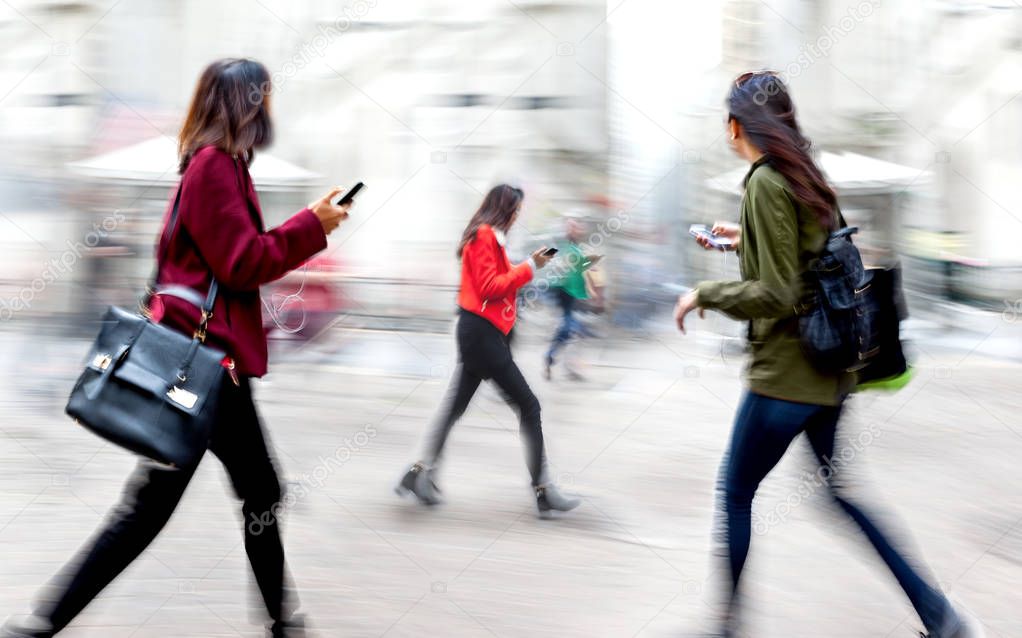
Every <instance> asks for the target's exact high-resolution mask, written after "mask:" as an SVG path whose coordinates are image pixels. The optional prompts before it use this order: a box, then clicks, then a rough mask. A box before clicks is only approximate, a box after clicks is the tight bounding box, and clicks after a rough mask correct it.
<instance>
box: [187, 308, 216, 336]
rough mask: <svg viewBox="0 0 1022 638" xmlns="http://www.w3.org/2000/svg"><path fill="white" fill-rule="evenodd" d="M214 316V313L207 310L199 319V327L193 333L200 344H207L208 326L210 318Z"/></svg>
mask: <svg viewBox="0 0 1022 638" xmlns="http://www.w3.org/2000/svg"><path fill="white" fill-rule="evenodd" d="M212 316H213V313H212V312H208V311H206V310H203V311H202V316H201V317H199V327H198V328H196V329H195V332H193V333H192V338H194V339H198V340H199V343H205V342H206V325H207V324H208V323H209V318H210V317H212Z"/></svg>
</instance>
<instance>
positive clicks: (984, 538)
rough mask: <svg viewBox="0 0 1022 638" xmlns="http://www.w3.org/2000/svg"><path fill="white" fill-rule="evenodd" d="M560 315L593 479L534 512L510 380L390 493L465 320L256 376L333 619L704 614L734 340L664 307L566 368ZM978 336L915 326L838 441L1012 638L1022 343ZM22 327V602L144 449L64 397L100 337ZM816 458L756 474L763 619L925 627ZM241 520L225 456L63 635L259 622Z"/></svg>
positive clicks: (1018, 541) (638, 622)
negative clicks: (910, 376) (414, 496)
mask: <svg viewBox="0 0 1022 638" xmlns="http://www.w3.org/2000/svg"><path fill="white" fill-rule="evenodd" d="M550 321H551V318H550V317H540V318H538V319H537V320H535V321H532V322H530V323H527V324H526V325H524V326H523V329H522V331H521V332H522V335H521V338H520V339H519V341H520V343H518V345H517V357H518V359H519V361H520V363H521V365H522V367H523V369H524V371H525V373H526V376H527V377H528V378H529V380H530V381H531V382H532V384H533V387H534V389H535V390H536V392H537V394H538V395H539V396H540V399H541V401H542V403H543V409H544V429H545V432H546V436H547V442H548V447H549V455H550V459H551V464H552V470H553V474H554V475H555V476H556V477H557V478H558V480H559V481H560V482H561V483H562V484H563V485H564V486H565V487H567V488H569V489H570V490H573V491H576V492H578V493H580V494H581V495H583V496H584V498H585V502H584V504H583V505H582V506H581V507H580V508H579V509H578V510H576V511H575V512H573V513H571V514H570V515H568V516H566V517H563V518H561V519H559V520H553V521H547V520H539V519H537V517H536V516H535V512H534V505H533V502H532V500H531V495H530V492H529V489H528V486H527V480H528V479H527V473H526V471H525V467H524V463H523V460H522V453H521V450H520V446H519V444H518V441H517V432H516V429H517V426H516V423H515V419H514V417H513V415H512V413H511V412H510V410H508V409H507V408H506V407H505V406H504V405H503V403H502V402H501V401H500V400H499V398H498V397H497V396H496V394H495V393H494V392H493V391H492V390H489V389H487V390H485V391H484V392H482V393H481V395H480V396H479V397H478V398H477V400H476V402H475V404H474V405H473V406H472V407H471V408H470V410H469V412H468V413H467V415H466V416H465V418H464V419H463V421H462V422H461V423H460V424H459V426H458V427H457V428H456V429H455V431H454V432H453V434H452V438H451V441H450V446H449V450H448V457H447V462H446V463H445V465H444V467H443V471H442V474H441V487H442V488H443V490H444V495H445V497H446V499H447V503H446V504H445V505H442V506H440V507H437V508H434V509H424V508H421V507H419V506H417V505H415V504H413V503H411V502H408V501H404V500H401V499H398V498H397V497H396V496H395V495H394V494H393V492H392V491H391V488H392V486H393V484H394V482H395V481H396V480H397V479H398V478H399V476H400V474H401V472H402V470H403V469H404V467H405V465H406V464H407V463H409V462H410V461H412V460H414V459H415V458H416V456H417V451H418V449H419V445H420V443H421V438H422V434H423V431H424V428H425V427H426V425H427V422H428V420H429V418H430V415H431V414H432V412H433V411H434V409H435V408H436V406H437V404H438V402H439V401H440V398H441V396H442V394H443V391H444V387H445V385H446V382H447V380H446V377H447V374H448V373H449V370H450V366H451V363H452V357H453V354H454V353H453V338H452V337H451V336H450V335H426V334H416V333H395V332H387V333H382V332H369V331H344V330H339V331H336V332H335V333H333V334H331V335H330V336H329V338H328V339H326V340H324V341H323V342H321V343H316V344H313V345H312V346H309V347H308V348H305V349H303V350H299V351H295V349H294V348H293V347H292V348H288V349H287V351H286V352H283V353H282V354H281V356H280V357H279V359H278V361H277V362H276V365H275V366H273V372H272V373H271V375H269V376H268V377H267V378H266V379H265V380H264V381H262V382H260V383H259V384H258V386H257V390H256V392H257V400H258V401H259V405H260V406H261V409H262V413H263V416H264V418H265V422H266V425H267V427H268V429H269V431H270V433H271V436H272V438H273V440H274V443H275V444H276V446H277V451H278V460H279V463H280V466H281V468H282V476H283V477H284V478H285V479H286V480H287V481H288V484H289V487H290V492H289V493H290V494H291V495H292V496H291V498H289V499H286V503H285V504H286V505H287V506H288V512H287V514H286V538H285V541H286V544H287V548H288V552H289V560H290V567H291V571H292V572H293V573H294V575H295V578H296V581H297V583H298V585H299V587H300V593H301V598H302V602H303V610H304V611H305V612H306V613H308V615H309V617H310V620H311V623H312V624H313V626H314V628H315V631H314V635H318V636H330V637H333V636H365V637H380V636H391V637H398V636H499V637H501V638H510V637H516V636H550V637H566V636H580V637H581V636H585V637H592V636H607V637H626V638H627V637H630V636H643V637H651V638H652V637H660V636H664V637H666V636H679V635H684V632H685V631H692V630H695V629H699V628H701V627H705V626H706V621H707V620H708V619H710V618H712V615H713V609H714V608H715V605H714V603H715V600H714V596H713V593H714V592H715V591H716V590H717V586H718V583H719V576H720V574H719V572H718V571H717V563H716V561H714V560H712V559H711V548H712V543H711V527H712V509H713V508H712V504H713V498H714V494H713V488H714V482H715V481H714V478H715V474H716V470H717V466H718V463H719V460H720V457H721V453H722V451H723V448H724V446H725V444H726V440H727V434H728V431H729V428H730V422H731V419H732V416H733V413H734V411H735V407H736V403H737V401H738V399H739V397H740V393H741V383H740V373H741V355H740V353H739V352H737V351H736V344H735V343H734V342H731V341H726V340H724V341H722V338H721V337H718V336H715V335H714V334H712V333H711V332H695V333H694V334H690V335H689V336H688V337H681V336H679V335H676V334H674V333H673V332H672V331H671V330H669V327H668V328H664V326H662V325H660V326H659V327H658V328H657V329H656V330H655V332H654V333H652V334H649V335H646V336H645V338H644V339H643V340H633V339H627V338H623V337H621V336H618V335H615V336H611V337H607V338H605V339H602V340H594V341H590V342H587V343H584V344H581V346H579V347H577V348H576V349H577V355H578V356H579V357H580V359H582V360H583V361H585V362H586V366H585V374H586V376H587V380H586V381H585V382H570V381H567V380H565V379H564V378H563V375H561V376H558V377H555V379H554V380H553V381H552V382H545V381H543V380H542V378H541V376H540V373H539V368H540V366H539V364H540V359H541V352H542V349H543V338H544V333H545V332H546V331H547V330H549V329H550V328H551V324H550ZM710 321H711V322H712V321H714V320H712V319H711V320H710ZM699 327H704V326H703V325H700V326H699ZM705 327H711V328H712V324H706V325H705ZM1001 337H1002V335H999V334H994V335H992V336H988V339H987V341H989V340H990V339H993V340H996V339H998V338H1001ZM983 338H984V337H983V335H982V334H976V335H973V336H972V337H962V336H961V335H959V336H958V337H956V340H955V341H954V342H953V343H951V342H945V341H941V339H939V338H934V339H931V340H927V341H925V342H920V343H917V347H916V349H917V352H918V359H917V363H918V376H917V378H916V379H915V380H914V381H913V383H912V384H910V385H909V386H908V387H907V388H906V389H904V390H903V391H901V392H900V393H897V394H893V395H872V396H863V397H857V398H855V399H853V400H852V402H851V404H850V407H849V410H848V414H847V416H846V417H845V421H844V427H843V430H844V436H845V442H844V443H843V448H842V450H843V451H844V452H847V453H848V455H849V457H850V458H854V461H855V464H854V465H855V466H856V467H857V475H860V476H861V478H862V480H863V483H864V488H867V489H864V491H868V492H869V493H871V494H875V495H876V496H878V497H881V502H882V503H883V504H884V509H885V511H888V512H890V514H889V516H885V517H884V519H883V520H885V521H888V520H890V519H891V518H893V516H895V513H896V516H897V519H898V520H900V521H902V522H904V523H905V524H907V525H908V527H909V528H910V529H911V540H910V539H909V538H907V537H906V538H905V542H907V543H910V544H911V545H912V546H914V547H917V548H918V549H919V550H920V551H921V554H922V555H924V556H925V557H926V560H927V562H928V564H929V565H930V567H931V568H932V570H933V572H934V573H935V574H936V575H937V577H938V578H939V579H940V581H941V583H942V584H943V586H944V587H945V588H946V589H947V590H948V591H950V592H951V594H952V596H954V597H955V598H957V599H960V600H962V601H964V602H966V603H967V604H968V605H969V606H970V608H971V609H972V610H973V611H974V612H975V613H977V614H978V615H979V616H980V617H981V618H982V619H983V621H984V623H985V625H986V628H987V632H988V634H989V635H990V636H991V637H992V638H997V637H1000V638H1018V637H1020V636H1022V614H1020V613H1019V609H1020V606H1022V598H1020V593H1019V592H1020V587H1019V584H1020V582H1022V564H1020V561H1022V558H1020V556H1022V499H1020V498H1019V495H1020V485H1022V481H1020V478H1022V466H1020V463H1019V458H1020V457H1022V419H1020V417H1019V414H1020V412H1022V393H1020V392H1019V387H1020V386H1019V374H1020V371H1022V363H1020V362H1019V361H1017V360H1013V359H1001V358H993V357H990V356H989V354H988V352H987V350H986V347H985V342H984V341H983ZM23 339H24V336H23V335H17V334H13V333H2V334H0V357H2V360H4V362H5V363H6V364H7V365H5V366H4V368H3V369H4V370H5V371H13V370H16V371H17V374H16V375H15V374H13V373H11V372H8V374H7V375H5V376H6V378H5V382H4V384H3V388H0V400H2V401H3V403H2V405H3V406H4V408H5V409H4V417H5V418H4V419H3V421H2V423H0V458H2V459H3V463H2V464H0V563H2V565H3V567H2V569H0V615H6V614H9V613H20V612H22V611H24V610H25V609H26V607H27V605H28V603H29V601H30V599H31V598H32V596H33V594H34V593H35V591H36V590H37V588H38V587H39V586H40V585H41V584H42V583H43V582H44V581H45V580H46V578H47V577H48V576H49V575H50V574H52V573H53V572H54V571H55V570H56V569H57V567H58V566H59V565H60V564H61V563H62V562H63V561H64V560H66V559H67V558H69V557H70V556H72V555H73V553H74V552H75V550H76V548H77V547H78V546H79V545H80V544H81V543H82V541H83V540H84V539H85V538H86V537H87V536H88V535H89V534H90V533H91V532H92V531H93V530H94V529H95V528H96V526H97V525H98V524H99V523H100V521H101V519H102V517H103V515H104V513H105V512H106V511H107V509H108V508H109V507H110V506H111V505H112V504H113V503H114V502H115V501H116V499H117V498H118V495H119V492H120V489H121V486H122V484H123V481H124V480H125V478H126V477H127V476H128V473H129V471H130V470H131V467H132V465H133V459H132V458H131V457H130V456H129V455H128V454H126V453H124V452H121V451H120V450H118V449H117V448H115V447H114V446H112V445H109V444H106V443H104V442H102V441H100V440H99V439H97V438H95V437H94V436H92V435H90V434H89V433H87V432H84V431H82V430H80V429H76V428H75V427H74V426H73V425H72V424H71V422H70V421H69V419H67V417H65V416H63V414H62V408H63V403H62V402H63V399H64V396H65V395H66V392H67V390H68V389H69V388H70V376H71V375H73V374H74V371H75V370H74V369H75V367H76V364H77V360H78V357H79V356H80V354H79V351H81V352H84V348H85V344H81V343H77V344H70V345H69V344H64V343H59V344H58V343H53V344H51V345H49V346H47V347H44V348H38V347H36V346H32V347H31V348H29V347H28V346H26V345H25V344H24V341H23ZM994 354H996V353H994ZM15 364H17V365H15ZM813 469H814V468H813V467H812V465H811V463H810V457H809V454H808V452H807V446H806V445H805V444H804V443H802V442H801V441H800V442H797V443H796V445H794V446H793V447H792V450H791V451H790V453H789V455H788V456H787V457H786V458H785V460H784V461H783V462H782V463H781V464H780V465H779V466H778V467H777V469H776V470H775V471H774V472H773V474H772V475H771V476H770V477H769V478H768V479H767V481H766V482H765V483H764V485H763V488H762V490H761V492H760V494H759V496H758V498H757V501H756V515H757V518H756V532H757V533H756V534H755V535H754V537H753V550H752V555H751V561H750V565H749V569H748V572H747V574H748V581H747V584H748V593H749V597H750V613H749V624H750V626H751V627H752V628H753V629H754V631H753V633H752V635H753V636H756V637H757V638H800V637H807V638H808V637H810V636H813V637H815V636H821V635H825V636H828V637H833V638H845V637H846V638H863V637H870V638H872V637H885V636H890V637H892V638H899V637H905V638H908V637H909V636H915V635H916V634H914V633H912V631H913V629H915V628H917V627H918V623H917V621H916V619H915V618H914V616H913V614H912V613H911V609H910V607H909V606H908V604H907V602H906V601H905V600H904V598H903V596H902V595H901V594H900V591H899V590H898V589H897V586H896V585H895V583H894V582H893V580H892V579H891V578H890V576H889V575H888V574H887V573H886V572H885V571H884V569H883V567H882V566H881V565H879V564H878V563H877V560H876V559H875V557H874V556H873V555H872V552H871V550H870V549H869V548H868V547H867V546H866V545H865V543H864V541H863V540H862V539H861V538H860V537H859V535H858V534H857V530H856V529H855V528H854V526H853V525H852V524H850V523H849V522H847V521H845V520H843V519H842V518H840V517H839V516H837V515H836V514H835V512H834V511H833V509H832V506H831V505H830V504H829V502H828V501H827V499H826V498H825V497H826V494H824V493H823V492H822V491H821V490H819V489H817V488H815V487H814V484H813V483H812V481H811V479H810V478H809V472H811V471H813ZM242 524H243V523H242V521H241V515H240V511H239V508H238V507H237V504H236V503H235V502H234V501H233V500H232V498H231V496H230V491H229V485H228V483H227V481H226V477H225V476H224V473H223V471H222V469H221V468H220V467H219V466H218V464H217V462H216V459H215V458H214V457H212V456H207V458H206V460H205V462H204V463H203V465H202V467H201V468H200V470H199V472H198V473H197V475H196V477H195V479H194V481H193V483H192V485H191V486H190V488H189V490H188V492H187V493H186V495H185V498H184V500H183V502H182V504H181V506H180V507H179V509H178V512H177V513H176V515H175V517H174V518H173V519H172V520H171V522H170V524H169V525H168V526H167V528H166V530H165V531H164V533H163V534H162V535H161V536H160V537H159V538H158V539H157V541H156V542H155V543H154V544H153V545H152V546H151V547H150V549H149V550H148V551H146V552H145V554H144V555H143V557H142V558H141V559H140V560H139V561H137V563H136V564H134V565H133V566H132V567H131V568H129V570H128V571H127V572H126V573H125V574H124V575H123V576H122V577H121V578H120V579H119V580H118V581H116V582H115V583H114V584H113V585H112V586H111V587H110V588H109V589H108V590H107V591H106V592H104V594H103V595H102V597H101V598H100V599H98V600H97V601H96V602H95V603H94V604H93V605H92V606H90V607H89V609H88V610H87V611H86V613H85V614H83V615H82V616H81V617H80V618H79V619H78V621H76V623H75V625H73V627H72V628H71V629H69V630H68V631H67V632H66V635H67V636H69V638H126V637H129V636H131V637H147V636H246V637H248V636H260V635H262V634H261V633H260V628H259V626H258V625H257V624H255V623H256V621H257V620H258V618H257V617H255V616H254V615H253V614H252V612H251V610H253V609H257V607H256V604H255V602H254V600H253V598H252V596H251V593H250V578H249V576H248V572H247V565H246V563H245V555H244V548H243V547H242V544H241V540H242V537H241V526H242ZM906 536H907V535H906Z"/></svg>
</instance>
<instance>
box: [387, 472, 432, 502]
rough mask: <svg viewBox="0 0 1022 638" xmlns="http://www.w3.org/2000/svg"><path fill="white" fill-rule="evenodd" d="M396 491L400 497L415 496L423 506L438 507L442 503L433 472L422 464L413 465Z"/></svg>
mask: <svg viewBox="0 0 1022 638" xmlns="http://www.w3.org/2000/svg"><path fill="white" fill-rule="evenodd" d="M394 491H395V492H397V493H398V495H400V496H404V495H406V494H414V495H415V497H416V498H417V499H419V502H420V503H422V504H423V505H436V504H437V503H439V502H440V489H439V488H438V487H437V486H436V482H435V481H434V480H433V470H431V469H428V468H427V467H426V466H425V465H424V464H423V463H421V462H419V463H416V464H414V465H412V467H411V468H409V469H408V471H407V472H405V475H404V477H402V478H401V482H400V483H398V484H397V486H396V487H395V488H394Z"/></svg>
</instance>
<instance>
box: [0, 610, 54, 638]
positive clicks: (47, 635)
mask: <svg viewBox="0 0 1022 638" xmlns="http://www.w3.org/2000/svg"><path fill="white" fill-rule="evenodd" d="M54 633H55V632H54V631H53V624H52V623H50V621H48V620H46V619H44V618H40V617H39V616H34V615H33V616H26V617H24V618H21V619H19V620H17V621H15V620H13V619H10V620H8V621H7V622H6V623H4V626H3V627H0V638H51V636H53V635H54Z"/></svg>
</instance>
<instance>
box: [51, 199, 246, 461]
mask: <svg viewBox="0 0 1022 638" xmlns="http://www.w3.org/2000/svg"><path fill="white" fill-rule="evenodd" d="M180 201H181V192H180V188H179V189H178V194H177V197H176V198H175V201H174V210H173V212H172V213H171V217H170V219H169V220H168V222H167V230H166V231H165V233H168V234H171V233H173V229H174V226H175V225H176V223H177V216H178V205H179V204H180ZM161 243H163V244H166V243H169V242H161ZM161 257H162V255H161ZM161 261H162V259H157V264H156V274H155V275H154V277H153V282H154V283H155V282H156V281H158V280H159V267H160V262H161ZM179 288H180V287H178V286H171V287H168V289H166V290H164V291H162V292H161V291H158V290H157V291H156V292H153V291H154V290H155V288H154V286H150V287H148V288H147V295H146V297H145V298H144V300H143V303H142V304H141V306H142V307H143V308H145V307H146V306H147V304H148V301H149V299H150V298H151V296H152V294H171V295H174V296H179V297H182V298H185V299H189V300H193V302H194V301H200V300H201V301H202V304H201V311H202V312H201V318H200V320H199V325H198V326H197V327H196V329H195V332H194V333H193V334H192V335H191V336H190V337H189V336H188V335H185V334H182V333H181V332H178V331H177V330H174V329H173V328H170V327H168V326H164V325H161V324H158V323H155V322H153V321H151V320H150V319H149V317H148V316H146V313H145V311H143V313H141V314H140V313H138V312H129V311H127V310H124V309H122V308H117V307H110V308H109V309H108V310H107V312H106V315H105V316H104V318H103V321H102V324H103V325H102V328H101V329H100V331H99V336H98V337H96V341H95V343H93V345H92V349H91V350H90V351H89V355H88V359H87V360H86V366H85V370H84V371H83V372H82V374H81V376H79V377H78V381H77V382H76V383H75V385H74V389H72V391H71V397H70V399H69V400H68V403H67V408H66V412H67V413H68V414H69V415H70V416H71V417H72V418H74V419H75V421H77V422H78V423H80V424H81V425H83V426H85V427H86V428H88V429H89V430H92V431H93V432H95V433H96V434H98V435H99V436H101V437H103V438H104V439H107V440H109V441H112V442H113V443H116V444H118V445H120V446H122V447H124V448H127V449H128V450H130V451H132V452H135V453H136V454H140V455H142V456H144V457H148V458H150V459H152V460H154V461H157V462H159V463H163V464H166V465H170V466H175V467H190V466H192V465H193V464H196V463H197V462H198V461H199V459H201V458H202V455H203V453H204V452H205V450H206V447H207V445H208V443H209V437H210V432H211V430H212V426H213V420H214V419H215V417H216V410H217V404H218V402H219V401H218V400H219V397H220V392H221V385H222V384H223V382H224V375H225V374H226V370H225V368H224V366H223V363H222V362H223V360H224V353H223V352H219V351H217V350H215V349H213V348H210V347H208V346H206V345H204V341H205V339H206V326H207V323H208V322H209V318H210V317H211V316H212V313H213V303H214V301H215V300H216V295H217V288H218V286H217V282H216V280H215V279H213V280H212V283H211V284H210V287H209V293H208V294H207V295H206V297H205V299H204V300H202V299H201V297H199V295H198V293H196V292H195V291H193V290H191V289H186V291H187V292H184V291H182V290H179ZM187 293H191V294H190V295H189V294H187Z"/></svg>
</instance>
